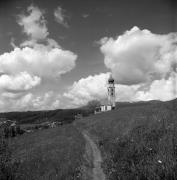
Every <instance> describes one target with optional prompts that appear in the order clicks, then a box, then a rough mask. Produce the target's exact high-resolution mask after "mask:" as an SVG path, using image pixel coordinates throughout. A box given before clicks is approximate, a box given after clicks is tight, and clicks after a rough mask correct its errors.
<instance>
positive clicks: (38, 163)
mask: <svg viewBox="0 0 177 180" xmlns="http://www.w3.org/2000/svg"><path fill="white" fill-rule="evenodd" d="M10 146H11V148H12V152H13V153H12V159H13V158H14V159H17V160H20V166H19V168H18V171H17V173H16V177H15V179H18V180H26V179H30V180H45V179H46V180H49V179H52V180H55V179H56V180H71V179H80V178H81V177H80V165H81V163H82V158H83V153H84V151H85V141H84V139H83V137H82V135H81V134H80V133H79V132H78V131H77V130H76V129H75V128H74V127H73V126H72V125H65V126H62V127H57V128H53V129H47V130H39V131H37V132H34V133H29V134H25V135H22V136H18V137H15V138H13V139H11V141H10Z"/></svg>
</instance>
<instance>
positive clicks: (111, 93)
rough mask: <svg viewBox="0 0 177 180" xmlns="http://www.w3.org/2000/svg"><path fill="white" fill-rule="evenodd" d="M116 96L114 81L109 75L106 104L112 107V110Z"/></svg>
mask: <svg viewBox="0 0 177 180" xmlns="http://www.w3.org/2000/svg"><path fill="white" fill-rule="evenodd" d="M115 100H116V95H115V85H114V79H113V77H112V75H110V77H109V79H108V102H109V104H110V105H111V106H112V109H115V106H116V103H115Z"/></svg>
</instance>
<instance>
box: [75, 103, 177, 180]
mask: <svg viewBox="0 0 177 180" xmlns="http://www.w3.org/2000/svg"><path fill="white" fill-rule="evenodd" d="M176 102H177V101H176V100H174V101H171V102H156V101H152V102H147V103H145V102H141V103H128V104H122V105H121V104H120V105H119V106H118V107H117V109H116V110H114V111H111V112H105V113H101V114H97V115H93V116H90V117H87V118H84V119H82V120H80V121H77V122H76V126H79V127H80V128H82V129H86V130H87V131H89V133H90V134H92V135H93V138H94V139H95V141H96V142H97V144H98V146H99V148H100V150H101V151H102V156H103V158H104V162H103V169H104V172H105V173H106V175H107V178H108V179H109V180H129V179H136V180H153V179H154V180H161V179H164V180H166V179H171V180H175V179H177V106H176V105H177V103H176Z"/></svg>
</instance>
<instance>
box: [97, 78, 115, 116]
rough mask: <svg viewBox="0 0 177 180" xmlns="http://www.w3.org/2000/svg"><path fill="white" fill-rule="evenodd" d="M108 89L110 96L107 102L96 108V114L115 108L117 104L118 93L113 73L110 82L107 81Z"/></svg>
mask: <svg viewBox="0 0 177 180" xmlns="http://www.w3.org/2000/svg"><path fill="white" fill-rule="evenodd" d="M107 89H108V97H107V100H106V102H102V103H101V106H100V107H97V108H96V109H95V114H96V113H100V112H105V111H110V110H113V109H115V106H116V94H115V84H114V79H113V77H112V75H110V77H109V79H108V82H107Z"/></svg>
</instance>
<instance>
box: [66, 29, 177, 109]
mask: <svg viewBox="0 0 177 180" xmlns="http://www.w3.org/2000/svg"><path fill="white" fill-rule="evenodd" d="M176 42H177V33H169V34H164V35H160V34H154V33H152V32H150V31H149V30H146V29H144V30H140V29H139V28H138V27H133V28H132V29H130V30H129V31H126V32H125V33H124V34H122V35H120V36H118V37H117V38H116V39H114V38H107V37H104V38H102V39H101V40H100V41H99V44H100V46H101V47H100V50H101V52H102V53H103V54H104V63H105V65H106V67H108V68H109V69H110V70H111V73H112V74H113V77H114V78H115V80H116V83H117V84H116V100H117V101H140V100H143V101H146V100H153V99H156V100H162V101H165V100H171V99H174V98H176V97H177V92H176V90H177V86H176V84H177V82H176V81H177V68H176V67H177V46H176ZM108 76H109V73H106V74H99V75H94V76H89V77H87V78H82V79H80V80H79V81H77V82H75V83H74V84H73V85H72V86H71V87H70V89H69V90H68V92H67V93H65V96H66V97H67V98H70V100H71V104H73V105H78V106H79V105H84V104H86V103H87V102H88V101H90V100H93V99H98V100H101V99H104V98H106V97H107V89H106V81H107V79H108Z"/></svg>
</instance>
